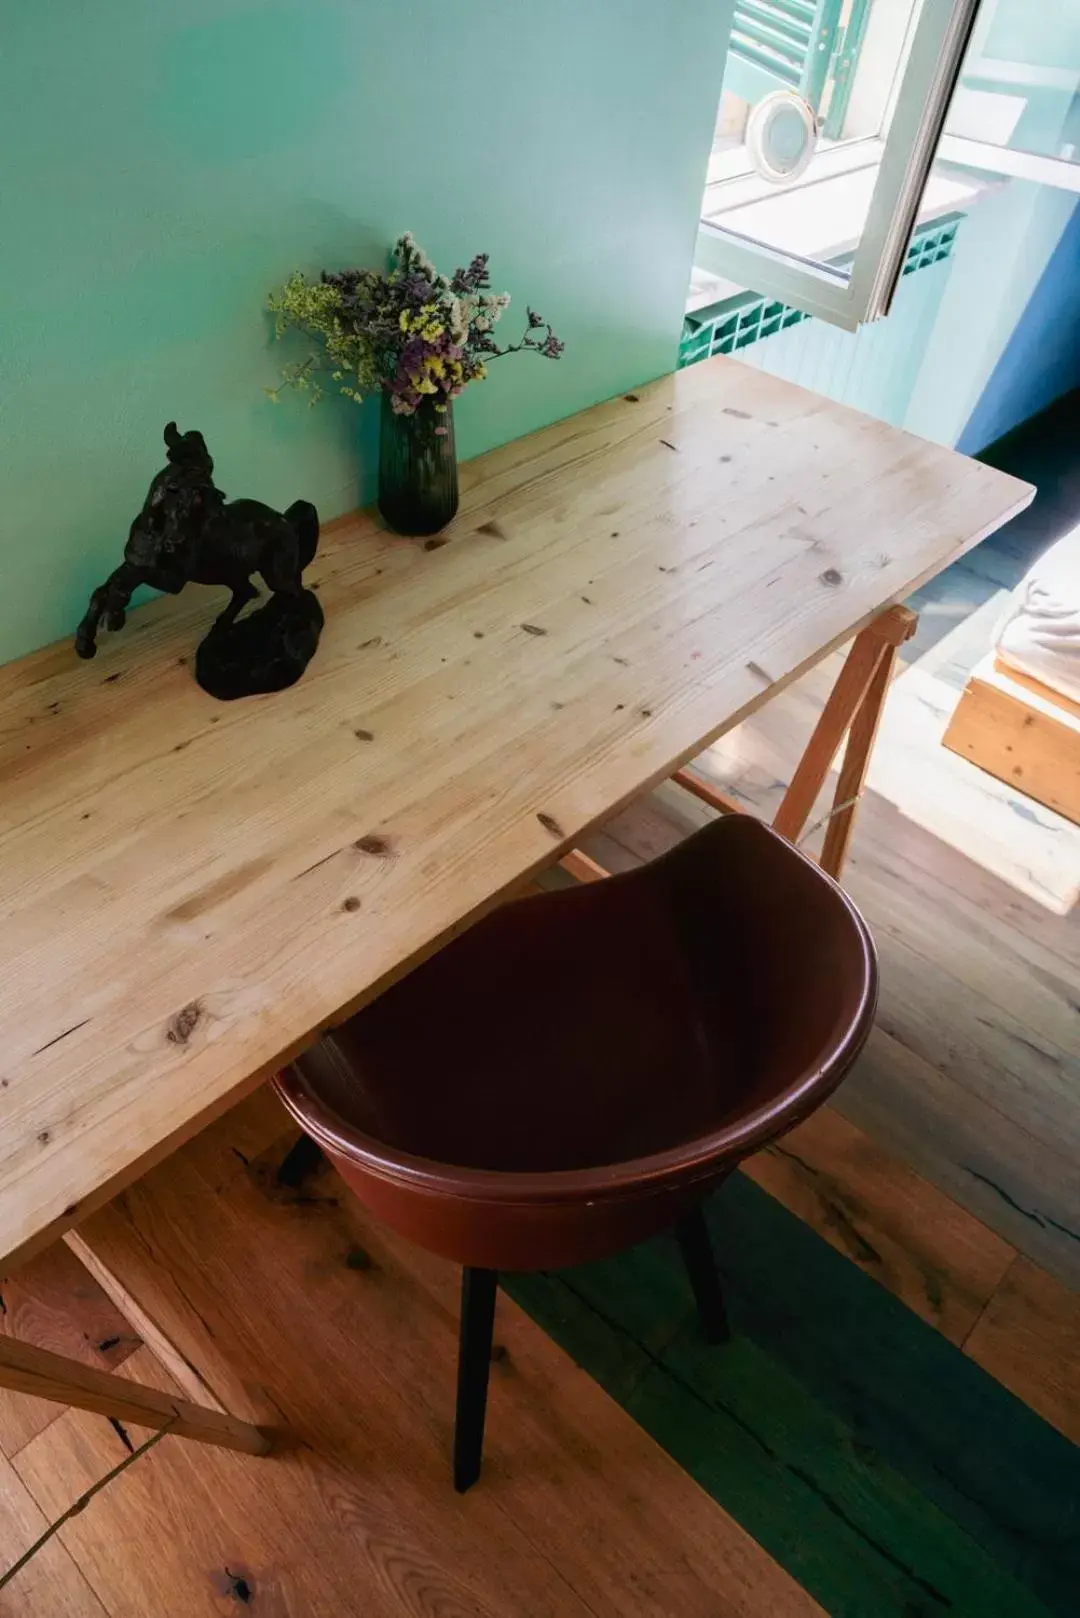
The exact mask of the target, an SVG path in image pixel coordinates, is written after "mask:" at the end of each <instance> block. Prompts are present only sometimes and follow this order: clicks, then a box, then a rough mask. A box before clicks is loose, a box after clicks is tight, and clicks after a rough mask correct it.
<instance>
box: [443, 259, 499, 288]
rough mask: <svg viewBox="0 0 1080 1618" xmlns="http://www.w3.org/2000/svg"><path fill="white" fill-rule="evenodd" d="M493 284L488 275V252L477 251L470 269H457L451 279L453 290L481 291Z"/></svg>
mask: <svg viewBox="0 0 1080 1618" xmlns="http://www.w3.org/2000/svg"><path fill="white" fill-rule="evenodd" d="M490 285H491V277H490V276H489V275H488V254H487V253H477V255H476V257H475V258H474V259H473V260H472V261H471V262H470V264H469V267H468V269H465V270H462V269H456V270H455V271H454V274H453V276H452V278H451V281H450V290H451V292H457V293H459V294H460V293H463V292H479V291H481V290H482V289H483V288H485V287H489V286H490Z"/></svg>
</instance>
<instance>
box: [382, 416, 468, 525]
mask: <svg viewBox="0 0 1080 1618" xmlns="http://www.w3.org/2000/svg"><path fill="white" fill-rule="evenodd" d="M439 428H442V429H443V430H442V431H441V432H440V431H439V430H438V429H439ZM457 508H458V475H457V455H456V454H455V451H454V411H453V406H452V405H450V404H448V405H447V407H446V409H445V410H444V411H438V410H436V409H435V407H434V405H432V404H431V403H429V402H428V400H426V399H425V401H424V403H423V404H422V405H421V406H420V408H419V409H418V410H417V411H416V412H415V414H414V415H411V416H399V415H398V414H397V413H396V412H395V411H394V410H392V409H391V406H390V396H389V394H387V393H384V394H383V397H382V418H381V421H380V423H379V510H380V511H381V512H382V514H383V517H384V518H385V520H386V522H387V523H388V524H389V525H390V527H391V528H394V529H396V530H397V532H398V533H399V534H437V533H438V532H439V529H440V528H445V527H446V525H447V523H448V522H449V521H450V519H451V518H452V517H453V515H454V513H455V511H456V510H457Z"/></svg>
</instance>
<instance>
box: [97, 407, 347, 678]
mask: <svg viewBox="0 0 1080 1618" xmlns="http://www.w3.org/2000/svg"><path fill="white" fill-rule="evenodd" d="M165 444H166V448H167V451H168V455H167V460H168V464H167V465H166V466H165V467H163V468H162V470H161V471H160V472H159V473H158V474H157V476H156V477H155V478H154V480H153V482H152V483H151V484H150V488H149V491H148V493H147V496H146V499H145V501H144V502H143V508H142V510H141V511H140V512H139V515H138V516H137V517H136V518H135V521H134V522H133V523H132V525H131V531H130V533H129V535H128V542H127V545H126V546H125V548H124V560H123V561H122V562H121V564H120V566H119V567H118V568H117V569H116V571H115V572H114V573H112V574H110V576H109V578H107V579H106V581H105V583H104V584H102V585H100V586H99V587H98V589H96V590H95V591H94V593H93V595H92V596H91V597H90V604H89V606H88V608H87V610H86V614H85V616H84V618H83V620H82V622H81V623H80V625H79V628H78V631H77V633H76V636H75V650H76V652H78V654H79V656H80V657H93V656H94V654H95V652H96V651H97V634H98V630H99V629H100V627H101V624H102V622H104V624H105V627H106V629H109V630H119V629H122V628H123V627H124V622H125V618H126V613H127V607H128V603H129V602H130V600H131V597H132V594H133V592H134V591H135V590H136V589H137V588H138V586H139V585H140V584H148V585H150V586H151V588H152V589H155V590H164V591H166V592H168V594H170V595H177V594H179V592H180V591H181V590H182V589H183V588H184V585H185V584H189V583H195V584H223V585H226V586H228V588H229V589H230V590H231V591H232V597H231V599H230V601H229V604H228V606H227V607H226V608H225V610H224V612H223V613H221V615H220V616H219V618H218V619H217V622H216V623H215V624H214V626H213V628H212V629H211V631H210V633H209V634H208V635H207V637H206V639H205V640H204V641H203V643H202V645H201V646H200V648H199V655H198V657H197V658H196V678H197V679H198V682H199V684H200V685H201V686H202V687H203V689H204V690H205V691H207V692H209V693H210V695H211V696H215V697H219V698H220V699H221V700H223V701H229V700H231V699H233V698H235V697H241V696H252V695H255V694H256V693H259V692H266V691H281V690H284V688H285V687H286V686H289V685H292V684H294V683H295V681H297V680H298V679H299V678H300V676H301V674H303V672H304V670H305V669H306V667H307V665H308V663H309V662H310V661H311V659H312V657H313V656H314V655H315V649H316V647H317V646H318V644H319V635H320V632H321V630H322V626H323V614H322V608H321V607H320V606H319V603H318V601H317V599H316V598H315V596H314V595H313V594H312V592H311V591H310V590H306V589H305V588H304V583H303V573H304V569H305V568H306V567H307V566H308V565H309V564H310V562H311V561H312V560H313V559H314V556H315V551H316V548H317V546H318V543H319V514H318V512H317V511H316V510H315V507H314V506H313V505H311V504H310V502H309V501H307V500H297V501H295V502H294V504H293V505H291V506H290V507H289V509H288V511H286V512H279V511H274V510H273V509H272V508H271V507H270V506H264V505H263V504H262V502H261V501H259V500H233V501H228V502H227V501H226V499H225V496H224V494H223V493H222V492H221V490H220V489H218V488H216V487H215V485H214V478H213V473H214V463H213V461H212V460H211V458H210V452H209V450H208V449H207V447H206V441H205V440H204V438H203V436H202V434H201V433H199V432H195V431H191V432H186V433H180V432H178V431H177V427H176V423H175V422H174V421H170V422H169V424H168V426H167V427H166V428H165ZM253 573H258V574H260V575H261V576H262V578H263V580H264V582H265V583H266V584H267V586H268V587H269V589H270V591H271V596H270V600H269V601H268V602H267V603H266V605H265V606H264V607H261V608H260V609H259V610H258V611H257V612H254V613H252V614H250V616H249V617H248V618H246V619H243V620H242V621H241V622H239V623H238V622H237V618H238V616H239V614H240V612H241V610H242V608H243V607H244V606H246V604H247V603H248V602H249V601H252V600H254V599H255V597H256V596H257V595H258V593H259V592H258V591H257V589H256V588H255V586H254V585H253V584H252V582H251V575H252V574H253Z"/></svg>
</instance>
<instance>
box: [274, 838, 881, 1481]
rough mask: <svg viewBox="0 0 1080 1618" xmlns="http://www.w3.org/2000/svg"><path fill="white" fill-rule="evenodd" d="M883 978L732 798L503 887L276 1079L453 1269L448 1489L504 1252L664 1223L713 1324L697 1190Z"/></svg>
mask: <svg viewBox="0 0 1080 1618" xmlns="http://www.w3.org/2000/svg"><path fill="white" fill-rule="evenodd" d="M876 989H877V971H876V962H875V956H874V948H873V944H872V942H871V939H870V936H869V934H868V932H867V929H866V926H865V924H864V922H863V921H862V918H861V917H860V916H859V914H858V912H857V911H856V909H855V907H854V906H853V905H852V904H851V902H850V900H849V899H847V897H846V896H845V895H844V893H843V892H842V891H841V890H840V888H838V887H837V886H836V884H835V883H834V882H833V881H831V880H830V878H829V877H827V876H825V875H824V874H823V873H822V872H821V871H820V870H819V869H818V867H817V866H816V865H814V864H813V863H812V862H811V861H810V860H808V859H806V858H805V857H804V856H803V855H802V854H800V853H799V852H798V851H797V850H796V849H795V848H793V847H792V846H791V844H790V843H787V842H786V841H784V839H783V838H781V837H779V836H777V834H776V833H775V832H772V831H770V830H769V829H768V827H766V826H764V825H763V824H762V823H761V822H760V821H758V820H755V819H751V818H750V817H748V816H745V815H732V816H729V817H726V818H724V819H721V820H718V821H716V822H715V823H714V824H712V825H710V826H708V827H706V828H705V829H704V830H702V831H701V832H699V833H697V834H696V835H695V836H693V837H691V838H689V839H688V840H687V841H686V842H685V843H683V844H682V845H681V846H680V847H678V848H677V849H675V850H674V851H673V852H672V853H670V854H667V855H665V856H664V857H663V858H662V859H658V860H656V861H655V862H654V863H652V864H651V865H647V866H644V867H642V868H641V869H640V870H636V871H633V872H630V873H628V874H626V875H623V876H613V877H610V878H608V879H607V880H606V881H603V882H596V883H593V884H590V885H588V886H582V887H577V888H572V889H563V890H560V891H558V892H552V893H544V894H539V895H534V896H531V897H528V898H523V899H518V900H516V901H514V902H513V903H510V904H508V905H505V906H504V907H503V908H502V909H499V910H497V911H495V912H494V913H493V914H492V915H490V916H488V917H487V918H486V919H485V920H483V921H481V922H479V923H478V924H477V925H476V926H475V927H473V928H472V930H471V931H469V932H467V933H466V934H464V935H463V936H462V937H461V938H459V939H458V940H456V942H454V943H452V944H450V945H448V946H447V947H446V948H445V949H444V950H442V951H441V953H439V954H437V955H435V956H433V957H432V959H431V960H429V961H427V962H426V963H425V964H424V965H422V966H420V967H418V968H417V969H416V971H414V972H413V973H412V974H411V976H409V977H408V978H406V979H404V980H403V981H402V982H400V983H398V984H396V985H395V986H394V987H393V988H391V989H389V990H387V992H386V993H385V994H384V995H383V996H382V997H381V998H380V999H379V1000H377V1001H375V1002H374V1003H373V1004H372V1005H370V1006H368V1007H367V1008H366V1009H365V1010H364V1011H362V1012H360V1013H359V1014H358V1015H357V1016H355V1017H353V1018H352V1019H351V1020H350V1021H349V1022H347V1023H345V1024H344V1025H343V1026H342V1027H340V1028H338V1029H336V1030H335V1031H334V1032H333V1033H331V1034H328V1035H326V1036H325V1037H324V1038H323V1039H321V1040H320V1041H319V1043H318V1044H317V1045H316V1046H315V1047H314V1048H313V1049H312V1050H310V1051H308V1052H307V1054H306V1055H304V1056H303V1057H301V1058H300V1059H299V1060H298V1061H297V1062H296V1063H295V1064H294V1065H293V1066H292V1067H290V1068H288V1069H287V1070H286V1071H285V1072H283V1073H282V1074H281V1075H280V1076H279V1077H278V1079H277V1080H276V1084H277V1088H278V1092H279V1094H280V1096H281V1098H282V1100H283V1101H284V1103H285V1105H286V1107H287V1108H288V1109H289V1111H290V1112H291V1113H292V1115H293V1116H294V1118H296V1119H297V1121H298V1122H299V1123H300V1124H301V1125H302V1127H303V1129H304V1130H305V1131H306V1133H307V1135H308V1136H310V1137H311V1138H312V1139H313V1140H314V1141H315V1142H316V1143H317V1144H318V1145H319V1146H320V1147H322V1148H323V1149H324V1150H325V1151H326V1153H327V1155H328V1156H329V1157H330V1159H331V1161H332V1162H333V1163H334V1165H335V1166H336V1168H337V1169H338V1170H339V1172H340V1173H341V1175H342V1176H343V1178H344V1179H345V1180H346V1181H347V1183H348V1184H349V1185H350V1186H351V1187H352V1189H353V1191H354V1192H355V1193H356V1195H357V1196H358V1197H359V1199H360V1201H361V1202H362V1203H363V1204H364V1205H365V1206H366V1207H367V1208H369V1209H371V1211H372V1212H374V1213H376V1214H377V1215H379V1217H380V1218H382V1219H385V1220H386V1222H387V1223H388V1224H390V1225H392V1226H393V1227H394V1229H395V1230H398V1231H400V1232H401V1233H402V1234H403V1235H405V1236H407V1237H410V1238H411V1239H412V1240H413V1241H415V1242H417V1243H419V1244H420V1245H421V1246H423V1247H426V1248H429V1249H430V1250H431V1251H432V1252H435V1253H440V1254H442V1255H443V1256H444V1257H447V1258H451V1259H454V1260H456V1261H457V1262H458V1263H460V1264H462V1265H464V1266H465V1274H464V1284H463V1291H462V1323H461V1353H460V1359H459V1366H458V1407H457V1420H456V1427H455V1436H454V1483H455V1486H456V1487H457V1488H458V1489H466V1488H468V1487H469V1486H470V1484H472V1483H473V1482H475V1480H476V1478H477V1477H478V1476H479V1472H480V1454H481V1447H482V1442H483V1426H484V1411H485V1405H486V1398H487V1377H488V1362H489V1359H490V1353H491V1342H492V1330H493V1322H494V1309H495V1288H496V1278H497V1272H498V1271H499V1270H530V1269H551V1268H556V1267H558V1266H561V1265H569V1264H578V1263H582V1262H584V1261H585V1260H588V1259H594V1258H599V1257H601V1256H603V1255H606V1254H610V1253H614V1252H617V1251H619V1250H620V1249H623V1248H626V1247H629V1246H631V1245H632V1244H633V1243H635V1242H639V1241H642V1240H643V1239H644V1238H645V1237H648V1236H652V1235H654V1234H655V1233H657V1232H658V1231H662V1230H666V1229H670V1228H672V1227H674V1228H675V1230H676V1233H677V1235H678V1237H679V1240H680V1245H681V1247H682V1250H683V1255H684V1258H685V1260H686V1263H687V1268H688V1271H689V1275H690V1280H691V1283H692V1285H693V1289H694V1293H695V1296H696V1298H697V1302H698V1305H699V1309H700V1312H701V1315H702V1320H703V1324H704V1326H705V1329H706V1331H707V1333H708V1335H709V1336H710V1338H711V1339H712V1340H722V1339H723V1338H724V1337H725V1336H726V1335H727V1323H726V1319H725V1315H724V1307H723V1300H722V1297H721V1294H720V1286H719V1280H718V1278H717V1274H716V1269H715V1265H714V1262H713V1258H712V1254H711V1251H710V1247H709V1238H708V1235H707V1233H706V1228H705V1222H704V1219H703V1217H702V1214H701V1202H702V1199H703V1197H705V1196H706V1195H707V1193H708V1192H710V1191H711V1190H713V1189H714V1187H716V1186H717V1185H718V1184H719V1183H720V1182H721V1181H722V1180H724V1179H725V1178H726V1177H727V1176H728V1175H729V1174H730V1173H731V1172H732V1170H733V1169H734V1168H735V1167H736V1165H737V1164H738V1162H739V1161H740V1159H742V1158H744V1157H746V1156H747V1155H748V1154H749V1153H751V1152H753V1151H756V1150H757V1149H758V1148H759V1147H761V1146H764V1145H765V1144H766V1142H768V1141H770V1140H773V1139H775V1138H776V1136H778V1135H780V1134H782V1133H783V1132H784V1131H785V1130H788V1129H790V1128H791V1127H792V1126H793V1125H794V1124H796V1123H798V1122H799V1120H800V1119H802V1118H805V1117H806V1115H807V1114H808V1113H810V1112H812V1111H813V1109H814V1108H815V1107H817V1106H819V1105H820V1104H821V1102H822V1101H824V1099H825V1098H826V1096H828V1095H829V1094H830V1092H831V1091H833V1090H834V1089H835V1088H836V1086H837V1085H838V1084H839V1083H840V1081H841V1079H842V1078H843V1077H844V1075H845V1074H846V1073H847V1071H848V1069H849V1068H850V1067H851V1064H852V1062H853V1061H854V1060H855V1058H856V1056H857V1055H858V1053H859V1051H860V1050H861V1048H862V1046H863V1044H864V1042H865V1040H866V1037H867V1035H868V1033H869V1031H870V1025H871V1021H872V1018H873V1014H874V1006H875V1000H876Z"/></svg>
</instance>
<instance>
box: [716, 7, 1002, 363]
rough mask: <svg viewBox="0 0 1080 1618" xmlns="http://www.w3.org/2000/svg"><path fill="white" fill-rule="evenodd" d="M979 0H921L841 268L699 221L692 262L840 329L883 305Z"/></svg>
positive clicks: (900, 262) (883, 310) (876, 314)
mask: <svg viewBox="0 0 1080 1618" xmlns="http://www.w3.org/2000/svg"><path fill="white" fill-rule="evenodd" d="M979 4H980V0H924V3H923V8H922V13H921V15H920V17H919V20H918V23H917V25H916V29H915V33H914V37H913V39H912V42H911V49H910V52H909V54H908V59H907V64H906V66H905V69H904V72H903V77H902V79H901V81H900V84H899V87H898V90H897V94H896V101H895V106H894V108H893V112H892V117H891V120H890V122H889V130H888V135H887V137H886V140H885V149H884V152H883V154H882V159H881V166H880V168H879V170H878V175H877V180H876V182H875V185H874V191H873V196H872V198H871V202H870V210H869V214H868V216H867V220H866V225H865V228H864V230H863V234H862V238H861V240H860V242H859V245H858V247H857V248H856V251H855V256H854V260H853V262H852V265H851V269H850V272H849V273H841V272H840V271H837V270H835V269H831V268H830V267H829V266H828V265H822V264H816V263H812V262H811V261H809V260H807V259H800V258H798V257H796V256H795V255H794V254H787V253H781V252H780V251H778V250H777V249H775V248H772V247H769V246H766V245H765V244H764V243H760V242H754V241H751V240H749V239H748V238H747V237H743V236H738V235H736V234H735V232H734V231H731V230H725V229H724V228H723V226H722V225H719V224H716V223H714V222H712V221H711V220H702V222H701V225H700V227H699V230H698V244H697V252H696V254H695V263H696V264H697V265H698V266H699V267H700V268H701V269H703V270H707V271H709V272H711V273H712V274H714V275H719V276H722V277H724V278H725V279H726V280H729V281H733V282H735V283H736V284H737V285H739V286H746V287H753V289H754V291H755V292H761V293H764V294H766V295H767V296H768V297H771V298H778V299H780V300H782V301H783V302H784V303H790V304H793V305H794V306H795V307H796V308H798V309H805V310H806V312H807V313H808V314H811V315H817V316H819V317H820V318H821V319H823V320H828V321H831V322H832V323H833V324H834V325H837V326H843V327H846V328H847V329H848V330H849V331H854V330H855V328H856V327H857V326H859V325H861V324H863V323H864V322H865V321H870V320H878V319H880V318H881V316H882V315H886V314H888V312H889V307H890V305H891V303H892V298H893V294H894V293H895V291H896V287H897V284H898V282H899V280H900V276H901V272H902V271H903V267H904V258H905V255H906V253H907V247H908V242H909V240H910V238H911V233H912V230H913V229H914V227H915V224H916V220H917V216H918V209H919V201H920V198H921V197H922V193H923V188H924V186H925V184H926V180H927V176H928V175H929V173H930V168H931V165H932V164H933V161H934V158H935V156H936V154H937V149H938V143H939V140H940V138H941V133H942V129H943V127H944V123H945V116H946V113H947V111H948V108H949V101H950V98H951V96H952V93H953V90H954V88H955V86H956V82H957V80H958V78H959V76H960V70H961V68H962V66H963V62H964V54H965V51H966V49H967V45H968V41H969V39H970V38H971V32H972V28H973V26H974V23H975V18H976V15H977V13H978V10H979Z"/></svg>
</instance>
